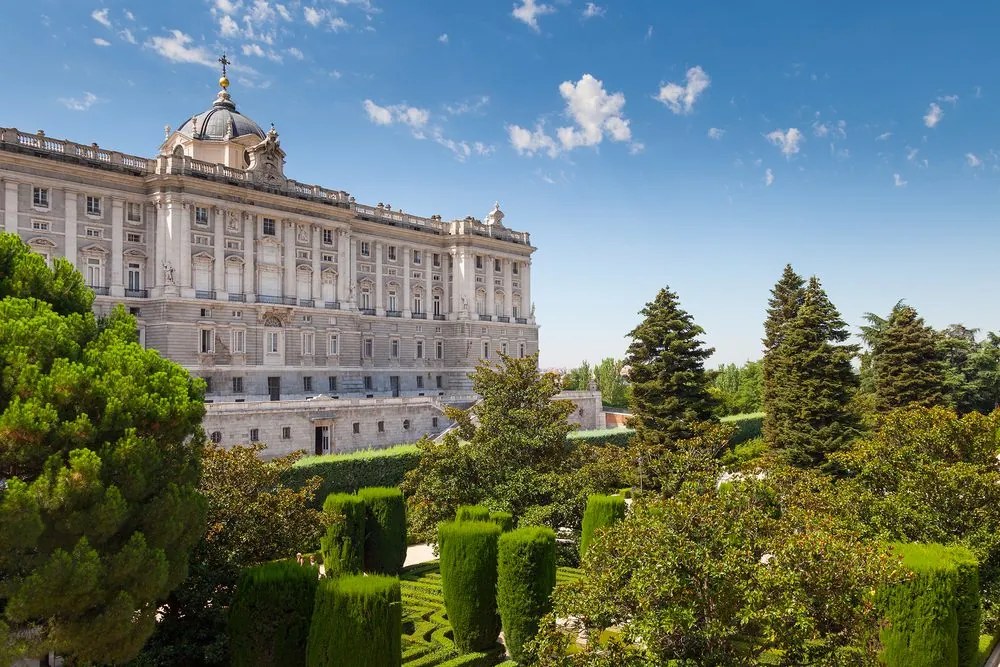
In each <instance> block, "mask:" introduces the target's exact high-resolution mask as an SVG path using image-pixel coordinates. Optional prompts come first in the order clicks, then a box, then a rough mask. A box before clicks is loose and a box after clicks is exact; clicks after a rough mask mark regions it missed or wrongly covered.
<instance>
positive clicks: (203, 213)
mask: <svg viewBox="0 0 1000 667" xmlns="http://www.w3.org/2000/svg"><path fill="white" fill-rule="evenodd" d="M194 224H196V225H207V224H208V209H207V208H205V207H204V206H195V207H194Z"/></svg>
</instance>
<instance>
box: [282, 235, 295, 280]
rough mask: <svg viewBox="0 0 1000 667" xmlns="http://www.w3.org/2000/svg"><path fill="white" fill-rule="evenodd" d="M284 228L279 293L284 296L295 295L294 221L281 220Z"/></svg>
mask: <svg viewBox="0 0 1000 667" xmlns="http://www.w3.org/2000/svg"><path fill="white" fill-rule="evenodd" d="M282 222H283V224H282V229H283V230H284V237H285V238H284V251H285V252H284V254H285V257H284V261H283V264H284V265H285V279H284V281H283V282H284V284H283V286H282V290H281V294H282V295H283V296H285V297H292V298H294V297H295V223H294V222H292V221H291V220H283V221H282Z"/></svg>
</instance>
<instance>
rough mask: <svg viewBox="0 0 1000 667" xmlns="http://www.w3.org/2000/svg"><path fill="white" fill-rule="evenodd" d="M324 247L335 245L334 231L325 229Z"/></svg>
mask: <svg viewBox="0 0 1000 667" xmlns="http://www.w3.org/2000/svg"><path fill="white" fill-rule="evenodd" d="M323 245H333V230H332V229H324V230H323Z"/></svg>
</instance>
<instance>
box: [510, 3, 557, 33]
mask: <svg viewBox="0 0 1000 667" xmlns="http://www.w3.org/2000/svg"><path fill="white" fill-rule="evenodd" d="M555 11H556V8H555V7H553V6H552V5H546V4H541V5H536V4H535V0H521V5H520V6H518V5H517V3H515V4H514V11H513V12H511V16H513V17H514V18H515V19H517V20H518V21H521V22H522V23H524V24H525V25H527V26H528V27H530V28H531V29H532V30H534V31H535V32H541V31H542V29H541V27H539V25H538V17H539V16H544V15H545V14H552V13H554V12H555Z"/></svg>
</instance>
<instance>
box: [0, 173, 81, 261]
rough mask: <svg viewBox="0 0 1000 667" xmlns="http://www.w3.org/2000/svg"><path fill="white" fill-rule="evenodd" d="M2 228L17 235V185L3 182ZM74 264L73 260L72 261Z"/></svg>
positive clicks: (12, 182) (11, 182)
mask: <svg viewBox="0 0 1000 667" xmlns="http://www.w3.org/2000/svg"><path fill="white" fill-rule="evenodd" d="M3 191H4V195H3V226H4V230H6V231H8V232H10V233H11V234H17V183H16V182H14V181H4V187H3ZM72 261H74V263H75V259H74V260H72Z"/></svg>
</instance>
